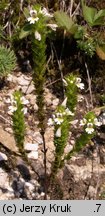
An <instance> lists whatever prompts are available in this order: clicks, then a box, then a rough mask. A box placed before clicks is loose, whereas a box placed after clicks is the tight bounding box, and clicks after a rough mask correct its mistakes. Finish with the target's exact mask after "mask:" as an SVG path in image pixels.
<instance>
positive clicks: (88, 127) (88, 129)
mask: <svg viewBox="0 0 105 216" xmlns="http://www.w3.org/2000/svg"><path fill="white" fill-rule="evenodd" d="M85 131H86V133H88V134H92V133H93V132H94V128H93V124H92V123H88V124H87V127H86V128H85Z"/></svg>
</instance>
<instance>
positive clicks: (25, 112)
mask: <svg viewBox="0 0 105 216" xmlns="http://www.w3.org/2000/svg"><path fill="white" fill-rule="evenodd" d="M22 111H23V113H24V115H25V114H27V107H24V108H23V109H22Z"/></svg>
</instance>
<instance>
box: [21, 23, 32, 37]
mask: <svg viewBox="0 0 105 216" xmlns="http://www.w3.org/2000/svg"><path fill="white" fill-rule="evenodd" d="M31 30H32V26H31V25H30V24H26V25H25V26H24V27H23V28H22V30H21V32H20V35H19V38H20V39H23V38H25V37H27V36H28V35H29V34H30V32H31Z"/></svg>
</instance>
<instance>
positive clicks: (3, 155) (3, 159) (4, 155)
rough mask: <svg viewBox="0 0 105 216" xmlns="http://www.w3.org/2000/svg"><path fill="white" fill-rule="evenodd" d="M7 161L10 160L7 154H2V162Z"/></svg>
mask: <svg viewBox="0 0 105 216" xmlns="http://www.w3.org/2000/svg"><path fill="white" fill-rule="evenodd" d="M7 160H8V158H7V156H6V154H4V153H2V152H0V161H7Z"/></svg>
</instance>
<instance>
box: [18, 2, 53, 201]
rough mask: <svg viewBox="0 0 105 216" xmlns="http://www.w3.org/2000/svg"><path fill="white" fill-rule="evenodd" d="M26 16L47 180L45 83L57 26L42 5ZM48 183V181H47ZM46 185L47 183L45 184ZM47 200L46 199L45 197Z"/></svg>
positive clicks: (25, 32)
mask: <svg viewBox="0 0 105 216" xmlns="http://www.w3.org/2000/svg"><path fill="white" fill-rule="evenodd" d="M24 14H25V16H26V19H27V23H26V25H25V26H24V28H23V29H22V31H21V33H20V38H23V37H25V36H28V35H30V38H31V48H32V56H33V74H32V76H33V82H34V86H35V93H36V96H37V98H36V103H37V105H38V112H37V115H38V120H39V128H40V133H41V135H42V139H43V152H44V169H45V178H46V146H45V138H44V134H45V110H44V106H45V103H44V83H45V77H46V75H45V71H46V37H47V33H48V32H49V30H48V29H49V28H50V29H53V30H56V27H57V25H56V24H50V23H49V20H50V19H51V18H52V15H51V14H50V13H49V12H48V11H47V9H46V8H41V6H40V5H35V6H33V7H31V8H30V10H28V9H25V11H24ZM45 182H46V179H45ZM45 184H46V183H45ZM46 189H47V188H46V186H45V194H46ZM45 198H46V197H45Z"/></svg>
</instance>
